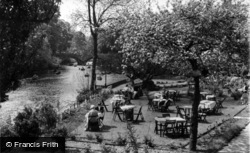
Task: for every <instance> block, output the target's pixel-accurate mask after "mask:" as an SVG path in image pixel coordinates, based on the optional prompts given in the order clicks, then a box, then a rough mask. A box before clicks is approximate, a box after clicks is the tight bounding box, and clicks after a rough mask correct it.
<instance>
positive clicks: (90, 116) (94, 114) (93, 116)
mask: <svg viewBox="0 0 250 153" xmlns="http://www.w3.org/2000/svg"><path fill="white" fill-rule="evenodd" d="M85 119H86V124H85V131H87V130H88V129H89V121H90V120H92V121H91V122H98V125H100V122H99V111H97V110H96V109H95V105H91V106H90V111H89V112H88V113H87V114H86V115H85Z"/></svg>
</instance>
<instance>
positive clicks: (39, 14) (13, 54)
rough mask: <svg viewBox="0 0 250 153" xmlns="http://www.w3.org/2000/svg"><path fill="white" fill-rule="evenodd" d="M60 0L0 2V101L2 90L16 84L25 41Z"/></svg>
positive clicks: (22, 62) (56, 7) (2, 97)
mask: <svg viewBox="0 0 250 153" xmlns="http://www.w3.org/2000/svg"><path fill="white" fill-rule="evenodd" d="M60 2H61V1H60V0H44V1H30V0H22V1H17V0H1V1H0V61H1V62H0V71H1V73H0V101H4V99H5V97H6V95H5V94H6V92H8V91H9V90H12V89H16V88H17V87H18V84H19V83H18V79H19V78H20V76H21V75H22V73H23V72H22V71H23V70H24V69H22V67H24V63H25V62H24V61H25V60H27V59H26V54H25V47H26V44H25V42H26V41H27V39H28V37H29V35H30V33H31V32H32V31H33V30H34V29H35V28H36V27H37V26H38V25H40V24H42V23H48V22H49V21H50V20H51V19H52V18H53V16H54V14H55V13H56V12H58V5H59V4H60Z"/></svg>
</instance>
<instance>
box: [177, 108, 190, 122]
mask: <svg viewBox="0 0 250 153" xmlns="http://www.w3.org/2000/svg"><path fill="white" fill-rule="evenodd" d="M176 110H177V113H176V117H178V116H180V117H181V118H184V119H186V120H190V117H189V114H186V112H185V110H184V108H180V107H179V106H176Z"/></svg>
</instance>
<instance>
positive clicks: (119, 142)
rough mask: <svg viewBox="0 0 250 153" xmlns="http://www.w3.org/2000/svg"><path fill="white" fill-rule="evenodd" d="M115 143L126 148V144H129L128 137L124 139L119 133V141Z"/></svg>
mask: <svg viewBox="0 0 250 153" xmlns="http://www.w3.org/2000/svg"><path fill="white" fill-rule="evenodd" d="M115 143H116V144H117V145H118V146H125V145H126V143H127V138H126V137H122V136H121V133H118V137H117V139H116V140H115Z"/></svg>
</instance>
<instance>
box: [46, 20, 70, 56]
mask: <svg viewBox="0 0 250 153" xmlns="http://www.w3.org/2000/svg"><path fill="white" fill-rule="evenodd" d="M58 17H59V16H55V17H54V18H53V19H52V20H51V21H50V23H49V24H48V27H47V30H46V35H47V38H48V42H49V44H50V48H51V50H52V53H53V54H54V55H55V54H57V53H59V54H60V53H63V52H66V51H67V49H68V48H69V47H70V46H71V40H72V38H73V35H72V34H71V30H70V24H69V23H68V22H65V21H63V20H60V19H58Z"/></svg>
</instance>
